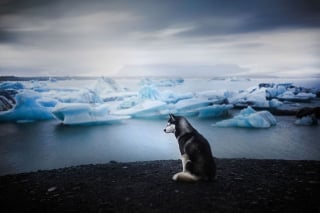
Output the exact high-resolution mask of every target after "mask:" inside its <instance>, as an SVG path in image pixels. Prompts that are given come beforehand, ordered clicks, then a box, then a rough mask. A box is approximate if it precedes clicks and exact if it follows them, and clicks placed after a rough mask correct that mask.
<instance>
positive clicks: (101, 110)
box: [52, 103, 130, 125]
mask: <svg viewBox="0 0 320 213" xmlns="http://www.w3.org/2000/svg"><path fill="white" fill-rule="evenodd" d="M52 113H53V114H54V116H55V117H56V118H57V119H58V120H60V121H62V123H63V124H68V125H92V124H106V123H115V122H118V121H120V120H123V119H128V118H130V117H129V116H115V115H110V114H109V109H108V107H107V106H106V105H99V106H93V105H90V104H84V103H60V104H58V105H57V106H56V107H55V108H54V109H53V110H52Z"/></svg>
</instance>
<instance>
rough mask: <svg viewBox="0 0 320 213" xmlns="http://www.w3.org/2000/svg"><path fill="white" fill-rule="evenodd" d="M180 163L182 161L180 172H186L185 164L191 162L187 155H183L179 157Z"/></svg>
mask: <svg viewBox="0 0 320 213" xmlns="http://www.w3.org/2000/svg"><path fill="white" fill-rule="evenodd" d="M181 161H182V172H186V168H187V163H188V162H191V160H190V158H189V156H188V155H187V154H183V155H181Z"/></svg>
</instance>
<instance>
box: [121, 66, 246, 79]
mask: <svg viewBox="0 0 320 213" xmlns="http://www.w3.org/2000/svg"><path fill="white" fill-rule="evenodd" d="M247 71H248V69H246V68H242V67H240V66H238V65H236V64H217V65H172V64H147V65H127V66H125V67H123V68H122V69H121V70H119V72H118V73H117V74H116V75H115V76H117V77H142V76H170V77H171V76H179V77H217V76H237V75H243V74H245V73H246V72H247Z"/></svg>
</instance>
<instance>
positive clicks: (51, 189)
mask: <svg viewBox="0 0 320 213" xmlns="http://www.w3.org/2000/svg"><path fill="white" fill-rule="evenodd" d="M56 189H57V187H55V186H53V187H50V188H49V189H48V192H53V191H55V190H56Z"/></svg>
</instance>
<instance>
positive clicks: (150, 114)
mask: <svg viewBox="0 0 320 213" xmlns="http://www.w3.org/2000/svg"><path fill="white" fill-rule="evenodd" d="M166 106H167V104H166V103H165V102H163V101H158V100H156V101H152V100H145V101H143V102H141V103H139V104H137V105H135V106H133V107H131V108H128V109H122V110H116V111H114V112H112V114H114V115H130V116H132V117H134V118H158V117H162V116H163V113H162V111H163V110H165V109H167V107H166Z"/></svg>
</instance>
